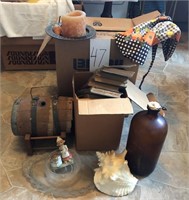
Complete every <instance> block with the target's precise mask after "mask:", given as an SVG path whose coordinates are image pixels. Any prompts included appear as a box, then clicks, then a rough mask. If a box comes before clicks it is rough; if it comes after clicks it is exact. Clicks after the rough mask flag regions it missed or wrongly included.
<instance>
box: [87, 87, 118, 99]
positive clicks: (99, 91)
mask: <svg viewBox="0 0 189 200" xmlns="http://www.w3.org/2000/svg"><path fill="white" fill-rule="evenodd" d="M90 92H91V93H92V94H98V95H102V96H106V97H113V98H120V97H121V93H119V92H113V91H108V90H104V89H100V88H96V87H91V89H90Z"/></svg>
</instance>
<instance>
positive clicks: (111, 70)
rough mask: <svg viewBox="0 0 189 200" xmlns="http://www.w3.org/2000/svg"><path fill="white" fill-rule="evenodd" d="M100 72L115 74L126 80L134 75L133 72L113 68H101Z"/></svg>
mask: <svg viewBox="0 0 189 200" xmlns="http://www.w3.org/2000/svg"><path fill="white" fill-rule="evenodd" d="M101 70H102V71H103V72H106V73H110V74H115V75H119V76H123V77H127V78H132V77H133V76H134V74H135V72H133V71H126V70H124V69H117V68H113V67H103V68H102V69H101Z"/></svg>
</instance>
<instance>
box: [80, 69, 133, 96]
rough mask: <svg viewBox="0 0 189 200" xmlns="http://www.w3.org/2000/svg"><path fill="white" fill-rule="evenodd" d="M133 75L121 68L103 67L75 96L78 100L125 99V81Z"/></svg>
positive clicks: (131, 72)
mask: <svg viewBox="0 0 189 200" xmlns="http://www.w3.org/2000/svg"><path fill="white" fill-rule="evenodd" d="M134 74H135V72H133V71H126V70H125V69H122V68H117V67H107V66H104V67H102V68H101V69H99V70H97V71H96V72H95V73H94V74H93V76H92V77H91V78H90V79H89V80H88V82H87V83H86V85H85V86H83V88H82V89H81V90H79V91H78V92H77V95H78V97H80V98H82V97H83V98H86V97H88V98H103V97H110V98H126V97H127V93H126V87H127V80H128V79H130V78H132V77H133V76H134Z"/></svg>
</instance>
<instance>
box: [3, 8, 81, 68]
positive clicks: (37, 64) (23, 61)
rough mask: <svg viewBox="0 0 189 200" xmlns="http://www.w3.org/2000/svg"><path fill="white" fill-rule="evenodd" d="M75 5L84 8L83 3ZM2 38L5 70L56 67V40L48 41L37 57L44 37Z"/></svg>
mask: <svg viewBox="0 0 189 200" xmlns="http://www.w3.org/2000/svg"><path fill="white" fill-rule="evenodd" d="M74 7H75V9H77V10H82V9H83V5H82V4H74ZM18 23H19V22H18ZM0 39H1V67H2V69H3V70H49V69H56V60H55V47H54V40H51V41H50V42H49V43H48V45H47V46H46V47H45V49H44V50H43V52H42V53H41V55H40V56H39V57H38V58H37V53H38V51H39V48H40V46H41V44H42V42H43V39H33V38H32V37H16V38H8V37H2V38H0Z"/></svg>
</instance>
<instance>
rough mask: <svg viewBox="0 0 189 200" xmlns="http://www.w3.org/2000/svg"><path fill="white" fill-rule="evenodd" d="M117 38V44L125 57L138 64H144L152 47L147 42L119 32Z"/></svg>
mask: <svg viewBox="0 0 189 200" xmlns="http://www.w3.org/2000/svg"><path fill="white" fill-rule="evenodd" d="M115 38H116V40H115V41H116V44H117V46H118V47H119V49H120V51H121V53H122V54H123V55H124V56H125V57H127V58H129V59H131V60H132V61H134V62H136V63H138V64H141V65H142V64H144V62H145V60H146V57H147V55H148V51H149V49H150V46H149V45H148V44H147V43H142V42H140V41H139V40H133V39H131V38H127V37H125V36H123V35H121V34H117V35H116V36H115Z"/></svg>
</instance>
